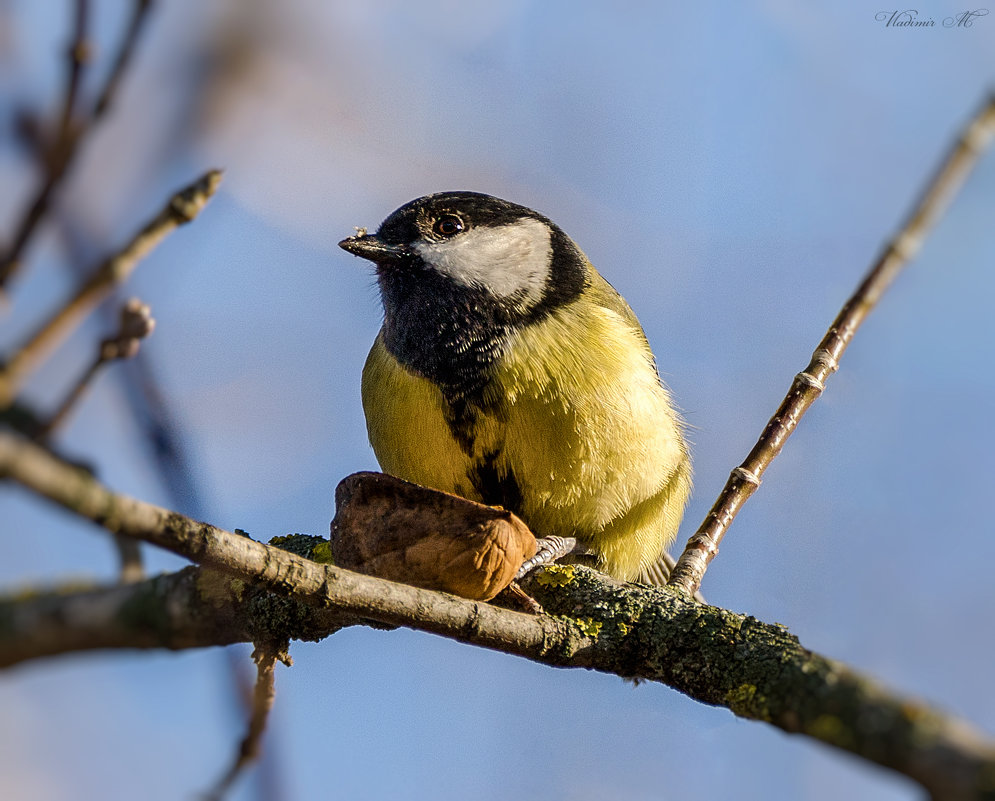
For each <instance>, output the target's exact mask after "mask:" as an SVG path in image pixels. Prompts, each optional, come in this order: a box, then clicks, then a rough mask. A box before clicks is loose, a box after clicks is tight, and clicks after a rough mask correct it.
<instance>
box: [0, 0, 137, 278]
mask: <svg viewBox="0 0 995 801" xmlns="http://www.w3.org/2000/svg"><path fill="white" fill-rule="evenodd" d="M88 6H89V0H77V3H76V25H75V31H76V36H75V38H74V41H73V45H72V47H71V48H70V51H69V53H70V68H69V78H68V81H67V89H66V95H65V100H64V102H63V107H62V113H61V116H60V124H59V134H58V136H57V138H56V140H55V145H54V146H53V148H52V150H51V151H50V152H49V154H48V158H47V159H46V173H45V176H44V178H43V179H42V182H41V185H40V186H39V187H38V191H37V192H36V193H35V195H34V198H33V199H32V201H31V203H30V204H28V207H27V211H26V212H25V213H24V217H23V218H22V220H21V223H20V225H18V227H17V232H16V233H15V235H14V238H13V244H12V245H11V246H10V247H9V248H8V249H7V252H6V253H4V254H3V255H2V257H0V290H2V289H3V288H4V287H5V286H6V285H7V283H8V282H9V281H10V279H11V277H12V276H13V275H14V273H15V272H16V271H17V270H18V268H19V266H20V263H21V258H22V256H23V254H24V249H25V248H26V247H27V245H28V242H29V241H30V240H31V238H32V236H33V235H34V233H35V231H36V230H37V227H38V224H39V223H40V222H41V221H42V220H43V219H44V218H45V215H46V214H47V213H48V209H49V207H50V205H51V202H52V198H53V197H54V196H55V193H56V191H57V190H58V188H59V186H60V185H61V183H62V181H63V179H64V178H65V176H66V175H67V174H68V172H69V169H70V167H71V166H72V163H73V161H74V160H75V158H76V155H77V153H78V152H79V146H80V143H81V142H82V141H83V139H84V138H85V136H86V135H87V134H88V133H89V131H91V130H92V129H93V127H94V125H95V123H97V122H99V121H100V120H101V119H102V118H103V116H104V114H105V113H106V112H107V110H108V109H109V108H110V107H111V104H112V102H113V99H114V97H115V96H116V95H117V91H118V87H119V86H120V84H121V80H122V78H123V77H124V74H125V72H126V70H127V68H128V65H129V64H130V63H131V59H132V57H133V55H134V52H135V47H136V45H137V43H138V37H139V34H140V33H141V31H142V28H143V27H144V23H145V20H146V19H147V17H148V12H149V10H150V9H151V7H152V0H134V4H133V6H132V13H131V20H130V22H129V24H128V30H127V31H126V33H125V35H124V38H123V39H122V40H121V46H120V48H119V49H118V52H117V55H116V56H115V58H114V66H113V67H112V68H111V71H110V73H109V74H108V76H107V81H106V82H105V83H104V86H103V88H102V89H101V91H100V93H99V94H98V96H97V101H96V103H95V104H94V106H93V111H91V112H90V113H89V114H88V115H87V116H85V117H84V118H83V119H81V120H79V121H78V122H76V121H74V119H73V108H74V107H75V105H76V96H77V94H78V89H79V84H80V82H81V73H82V67H83V65H84V63H85V62H86V61H87V60H88V58H89V50H90V48H89V46H88V44H87V42H86V28H87V19H88V14H89V9H88Z"/></svg>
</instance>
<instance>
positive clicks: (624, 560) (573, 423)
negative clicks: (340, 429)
mask: <svg viewBox="0 0 995 801" xmlns="http://www.w3.org/2000/svg"><path fill="white" fill-rule="evenodd" d="M514 337H515V341H514V342H513V343H511V346H510V347H509V348H508V349H507V353H508V355H507V356H506V357H505V358H504V359H503V360H502V361H501V363H500V364H499V365H498V369H497V371H496V373H495V376H494V379H493V381H492V382H491V383H490V384H489V385H488V387H487V389H486V390H485V400H486V401H487V402H486V403H485V404H484V406H485V407H486V408H489V409H492V410H493V413H492V414H484V415H482V416H480V417H479V418H478V419H477V423H476V425H475V427H474V430H473V441H472V444H471V445H470V446H469V447H468V448H467V450H464V449H463V448H461V447H460V444H459V443H458V442H457V441H456V439H455V438H454V436H453V434H452V432H451V430H450V428H449V425H448V424H447V422H446V418H445V412H444V410H445V408H446V407H445V403H446V402H445V400H444V398H443V396H442V393H441V391H440V390H439V389H438V388H437V387H436V386H435V385H434V384H432V383H431V382H430V381H428V380H427V379H424V378H421V377H420V376H417V375H415V374H413V373H411V372H409V371H408V370H406V369H405V368H403V367H402V366H401V365H400V364H399V363H398V362H397V361H396V360H395V359H394V358H393V356H391V355H390V354H389V353H388V352H387V350H386V348H385V347H384V345H383V342H382V340H381V338H380V337H378V338H377V340H376V342H375V343H374V345H373V349H372V350H371V351H370V355H369V357H368V359H367V362H366V367H365V368H364V370H363V408H364V410H365V412H366V422H367V428H368V431H369V436H370V443H371V444H372V446H373V450H374V453H375V454H376V456H377V459H378V460H379V462H380V465H381V467H382V468H383V470H384V471H386V472H387V473H390V474H392V475H396V476H398V477H400V478H404V479H406V480H408V481H414V482H416V483H418V484H423V485H425V486H429V487H435V488H436V489H440V490H444V491H446V492H454V493H456V494H458V495H462V496H464V497H467V498H471V499H473V500H482V499H481V498H480V495H479V493H478V492H477V491H476V490H475V489H474V486H473V484H472V481H471V475H472V474H473V470H474V467H475V465H476V464H478V463H479V462H480V460H481V459H482V458H483V456H484V454H489V453H495V452H496V453H497V457H496V461H495V467H496V469H497V473H498V476H499V477H501V478H503V477H505V476H506V475H507V474H508V473H511V474H512V475H513V477H514V479H515V481H516V483H517V485H518V487H519V489H520V491H521V498H522V500H521V505H520V508H517V509H513V511H514V512H516V513H517V514H518V515H519V516H520V517H522V519H523V520H524V521H525V522H526V523H527V524H528V525H529V527H530V528H532V530H533V532H535V534H536V535H537V536H549V535H561V536H576V537H577V538H578V539H579V540H581V541H582V542H583V543H584V544H586V545H587V546H588V547H589V548H590V549H591V550H592V551H593V552H594V553H595V554H596V555H597V557H598V561H599V566H600V567H601V568H602V569H603V570H605V571H606V572H607V573H610V574H611V575H614V576H616V577H617V578H620V579H624V580H631V579H634V578H635V577H636V576H637V575H638V574H639V572H640V570H642V569H645V568H646V567H648V566H649V565H651V564H653V563H654V562H655V561H656V560H657V559H658V558H659V557H660V555H661V553H662V551H663V549H664V547H665V546H666V545H668V544H669V543H670V542H671V541H672V540H673V538H674V536H675V535H676V533H677V526H678V524H679V523H680V518H681V515H682V513H683V508H684V503H685V501H686V499H687V496H688V493H689V491H690V486H691V483H690V481H691V475H690V462H689V459H688V456H687V451H686V448H685V446H684V442H683V440H682V438H681V430H680V421H679V419H678V417H677V414H676V413H675V412H674V411H673V408H672V406H671V403H670V399H669V397H668V395H667V391H666V390H665V389H664V388H663V387H662V386H661V385H660V382H659V379H658V378H657V374H656V369H655V367H654V366H653V362H652V356H651V354H650V352H649V350H648V348H647V346H646V344H645V341H644V340H643V339H642V337H641V336H640V334H639V333H638V332H636V331H635V330H633V329H632V328H631V326H629V325H628V324H627V323H625V322H624V321H623V320H622V318H621V317H620V316H619V315H617V314H616V313H615V312H613V311H611V310H609V309H605V308H602V307H601V306H597V305H588V304H583V305H582V304H581V303H575V304H572V305H570V306H567V307H564V308H562V309H559V310H557V311H555V312H553V313H552V314H551V315H550V316H549V317H547V318H545V319H544V320H542V321H541V322H539V323H536V324H534V325H531V326H527V327H525V328H523V329H521V330H520V331H518V332H517V333H516V334H514ZM578 343H580V344H579V345H578ZM467 451H468V452H467Z"/></svg>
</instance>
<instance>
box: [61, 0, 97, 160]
mask: <svg viewBox="0 0 995 801" xmlns="http://www.w3.org/2000/svg"><path fill="white" fill-rule="evenodd" d="M89 19H90V0H76V21H75V24H74V31H75V32H74V35H73V42H72V44H71V45H70V47H69V78H68V80H67V81H66V94H65V100H64V101H63V104H62V116H61V118H60V120H59V131H58V134H57V135H56V139H55V150H56V154H57V155H55V159H56V161H59V160H61V159H62V158H63V155H64V154H63V151H65V149H66V148H67V147H68V146H69V142H70V140H71V137H72V136H73V130H72V129H73V111H74V110H75V108H76V97H77V95H78V94H79V85H80V83H81V82H82V76H83V67H84V66H85V65H86V64H87V63H88V62H89V60H90V43H89V42H88V41H87V28H88V27H89Z"/></svg>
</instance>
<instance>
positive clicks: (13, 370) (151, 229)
mask: <svg viewBox="0 0 995 801" xmlns="http://www.w3.org/2000/svg"><path fill="white" fill-rule="evenodd" d="M220 182H221V173H220V171H218V170H211V171H209V172H207V173H205V174H204V175H203V176H201V178H199V179H198V180H197V181H196V182H195V183H193V184H191V185H190V186H188V187H186V188H185V189H182V190H180V191H179V192H177V193H176V194H175V195H173V197H172V198H170V200H169V202H168V203H167V204H166V207H165V208H164V209H163V210H162V211H161V212H160V213H159V214H158V215H157V216H156V217H155V219H153V220H152V221H151V222H149V223H148V224H147V225H146V226H145V227H144V228H142V230H141V231H139V232H138V234H136V235H135V237H134V238H133V239H132V240H131V241H130V242H129V243H128V244H127V245H125V247H124V248H123V249H122V250H121V251H120V252H119V253H117V254H116V255H114V256H112V257H111V258H109V259H107V260H106V261H105V262H104V263H103V264H101V265H100V266H99V267H97V269H96V270H94V272H93V273H92V274H91V276H90V277H89V278H88V279H87V280H86V281H84V282H83V285H82V286H81V287H80V288H79V290H78V291H77V292H76V294H75V295H74V296H73V297H72V298H70V299H69V300H68V301H67V302H66V303H65V304H64V305H63V306H62V307H61V308H59V309H58V311H56V312H55V314H53V315H52V317H51V318H49V319H48V320H47V321H46V322H45V323H43V324H42V325H41V326H40V327H39V329H38V330H37V331H36V332H35V333H34V334H32V335H31V336H30V337H28V340H27V342H25V344H24V345H23V346H22V347H21V348H20V349H18V350H17V351H16V352H15V353H14V355H13V356H12V357H11V359H10V360H9V361H8V362H7V365H6V366H5V367H4V369H3V370H2V371H0V408H5V407H7V406H9V405H10V403H11V401H12V400H13V398H14V396H15V395H16V393H17V390H18V388H19V387H20V384H21V381H22V380H23V379H24V377H25V376H26V375H27V373H28V372H29V371H30V369H31V368H32V367H33V366H34V365H35V364H37V362H38V361H39V360H40V358H41V356H42V355H43V354H44V353H46V352H47V351H48V350H49V349H50V348H52V347H54V346H55V345H56V344H57V343H58V342H60V341H61V340H62V339H63V338H64V337H65V336H66V335H67V334H69V333H70V332H71V331H72V330H73V329H74V328H75V327H76V326H77V325H78V324H79V323H80V322H81V321H82V320H83V319H84V318H85V317H86V315H87V314H88V313H89V312H90V311H92V309H93V308H94V307H95V306H96V305H97V304H98V303H99V302H100V301H101V300H103V299H104V298H105V297H107V295H108V293H109V292H110V291H111V289H113V287H115V286H117V285H119V284H121V283H122V282H123V281H125V280H126V279H127V278H128V276H130V275H131V273H132V271H133V270H134V269H135V267H136V266H137V265H138V262H139V261H140V260H141V259H142V258H144V257H145V256H146V255H148V253H149V252H151V251H152V249H153V248H155V247H156V245H158V244H159V243H160V242H161V241H162V240H163V239H164V238H165V237H166V235H167V234H169V233H170V232H171V231H172V230H173V229H174V228H176V227H177V226H180V225H183V224H184V223H188V222H190V221H191V220H192V219H194V218H195V217H196V216H197V215H198V214H199V213H200V211H201V210H202V209H203V208H204V206H205V205H206V204H207V201H208V200H209V199H210V198H211V196H212V195H213V194H214V192H215V190H217V188H218V184H219V183H220Z"/></svg>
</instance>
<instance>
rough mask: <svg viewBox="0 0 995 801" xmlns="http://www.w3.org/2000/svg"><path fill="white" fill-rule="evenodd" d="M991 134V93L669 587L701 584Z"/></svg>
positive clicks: (994, 129) (692, 542)
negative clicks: (730, 531)
mask: <svg viewBox="0 0 995 801" xmlns="http://www.w3.org/2000/svg"><path fill="white" fill-rule="evenodd" d="M993 133H995V96H993V97H991V98H989V100H988V101H987V102H986V104H985V105H984V107H983V108H982V109H980V110H979V111H978V113H977V114H976V115H975V116H974V118H973V119H972V120H971V122H970V123H969V124H968V125H967V127H966V128H965V129H964V132H963V133H962V134H961V136H960V139H958V141H957V143H956V144H955V145H954V146H953V147H952V148H951V149H950V152H949V153H948V154H947V157H946V159H944V161H943V163H942V165H941V166H940V168H939V169H938V170H937V172H936V174H935V175H934V176H933V179H932V180H931V181H930V182H929V184H927V186H926V189H925V191H924V192H923V193H922V195H921V197H920V198H919V201H918V202H917V203H916V205H915V207H914V208H913V211H912V213H911V214H910V215H909V217H908V219H907V220H906V221H905V223H904V224H903V225H902V226H901V227H900V228H899V229H898V233H897V234H896V235H895V237H894V238H893V239H892V240H891V242H890V243H889V244H888V245H887V246H886V247H885V249H884V252H883V253H882V254H881V256H880V258H879V259H878V261H877V263H876V264H875V265H874V267H873V268H872V269H871V271H870V272H869V273H868V274H867V276H866V277H865V278H864V280H863V283H861V285H860V286H859V287H858V288H857V290H856V292H854V294H853V295H852V296H851V297H850V299H849V300H848V301H847V302H846V304H845V305H844V306H843V308H842V310H841V311H840V313H839V314H838V315H837V317H836V319H835V320H834V321H833V324H832V325H831V326H830V327H829V331H828V332H827V333H826V335H825V337H823V339H822V341H821V342H820V343H819V346H818V347H817V348H816V349H815V352H814V353H813V354H812V360H811V361H810V362H809V364H808V366H807V367H806V368H805V369H804V370H803V371H802V372H800V373H799V374H798V375H797V376H795V379H794V381H793V382H792V384H791V388H790V389H789V390H788V394H787V395H786V396H785V397H784V400H783V401H781V405H780V406H779V407H778V409H777V411H776V412H775V413H774V416H773V417H772V418H771V419H770V422H768V423H767V427H766V428H765V429H764V431H763V434H761V435H760V439H759V441H758V442H757V444H756V445H754V446H753V450H751V451H750V453H749V455H748V456H747V457H746V460H745V461H744V462H743V463H742V464H741V465H740V466H739V467H737V468H736V469H734V470H733V471H732V473H731V475H730V476H729V480H728V481H727V482H726V485H725V488H724V489H723V490H722V493H721V495H719V497H718V500H716V502H715V505H714V506H712V508H711V510H710V511H709V513H708V514H707V515H706V517H705V520H704V522H702V524H701V526H700V527H699V528H698V530H697V531H696V532H695V533H694V535H693V536H692V537H691V538H690V539H689V540H688V542H687V545H686V546H685V548H684V552H683V553H682V554H681V556H680V559H678V560H677V564H676V565H675V566H674V569H673V571H672V572H671V574H670V580H669V581H668V582H667V584H668V586H671V587H678V588H680V589H682V590H684V591H685V592H687V593H689V594H690V593H694V592H696V591H697V590H698V588H699V587H700V586H701V579H702V577H703V576H704V575H705V570H706V569H707V568H708V564H709V562H711V561H712V559H713V558H714V557H715V554H716V553H718V549H719V543H720V542H721V541H722V538H723V536H725V533H726V531H727V530H728V528H729V525H730V524H731V523H732V521H733V519H734V518H735V517H736V515H737V514H738V512H739V510H740V509H741V508H742V506H743V504H745V503H746V501H747V500H748V499H749V497H750V496H751V495H752V494H753V493H754V492H756V490H757V488H758V487H759V486H760V480H761V477H762V476H763V474H764V471H765V470H766V469H767V467H768V465H770V463H771V462H772V461H773V460H774V457H776V456H777V455H778V454H779V453H780V452H781V448H783V447H784V443H785V441H786V440H787V439H788V437H789V436H790V435H791V433H792V432H793V431H794V430H795V427H796V426H797V425H798V421H799V420H801V418H802V415H804V414H805V412H806V411H808V408H809V407H810V406H811V405H812V404H813V403H814V402H815V400H816V398H818V397H819V395H820V394H822V391H823V389H825V383H826V381H827V379H828V378H829V376H830V375H832V373H833V372H835V370H836V369H837V367H838V366H839V360H840V357H841V356H842V355H843V352H844V351H845V350H846V348H847V346H848V345H849V344H850V340H851V339H853V335H854V334H855V333H856V331H857V329H858V328H859V327H860V324H861V323H862V322H863V321H864V318H865V317H867V315H868V314H869V313H870V311H871V310H872V309H873V308H874V306H875V305H876V304H877V302H878V300H879V299H880V298H881V295H882V294H883V293H884V291H885V290H886V289H887V288H888V286H889V285H890V284H891V282H892V281H893V280H894V278H895V276H896V275H897V274H898V273H899V271H900V270H901V269H902V268H903V267H904V266H905V265H906V264H907V263H908V262H909V261H910V260H911V259H913V258H914V257H915V256H916V254H917V253H918V252H919V248H920V247H921V245H922V242H923V239H924V237H925V236H926V233H927V232H928V231H929V229H930V228H931V227H932V226H933V224H934V223H935V222H936V220H937V219H938V218H939V216H940V215H941V214H942V213H943V211H944V210H945V209H946V207H947V205H948V204H949V202H950V200H951V198H952V197H953V195H954V193H955V192H956V191H957V190H958V189H959V188H960V186H961V184H962V183H963V181H964V179H965V177H966V176H967V174H968V173H969V172H970V170H971V168H972V167H973V166H974V165H975V163H976V162H977V161H978V158H979V156H980V155H981V153H982V152H983V151H984V149H985V147H986V146H987V145H988V143H989V142H990V140H991V138H992V135H993Z"/></svg>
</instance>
